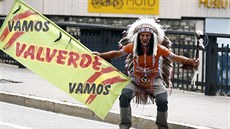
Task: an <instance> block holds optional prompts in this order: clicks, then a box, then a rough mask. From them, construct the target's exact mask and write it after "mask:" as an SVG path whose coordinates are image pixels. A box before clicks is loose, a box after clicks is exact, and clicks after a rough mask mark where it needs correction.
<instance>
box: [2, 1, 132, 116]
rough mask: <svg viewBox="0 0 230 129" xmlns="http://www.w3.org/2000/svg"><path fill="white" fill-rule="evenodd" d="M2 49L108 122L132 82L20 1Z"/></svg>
mask: <svg viewBox="0 0 230 129" xmlns="http://www.w3.org/2000/svg"><path fill="white" fill-rule="evenodd" d="M0 49H2V50H3V51H4V52H5V53H7V54H8V55H10V56H11V57H13V58H14V59H16V60H17V61H18V62H20V63H21V64H23V65H24V66H26V67H27V68H29V69H30V70H32V71H33V72H35V73H37V74H39V75H40V76H41V77H43V78H44V79H46V80H48V81H49V82H50V83H52V84H53V85H54V86H56V87H58V88H60V89H61V90H62V91H64V92H65V93H67V94H69V95H70V96H71V97H73V98H75V99H76V100H78V101H80V102H82V103H83V104H85V105H86V106H87V107H89V109H91V110H92V111H94V112H95V114H96V115H98V116H99V117H100V118H102V119H104V118H105V117H106V115H107V113H108V112H109V110H110V109H111V107H112V106H113V104H114V101H115V100H116V99H117V97H118V96H119V94H120V92H121V90H122V88H124V86H125V85H127V84H128V83H129V82H130V80H129V79H128V78H127V77H126V76H125V75H124V74H122V73H121V72H119V71H118V70H117V69H116V68H114V67H113V66H112V65H111V64H109V63H108V62H106V61H105V60H103V59H101V58H100V57H98V56H95V55H92V54H91V51H90V50H89V49H87V48H86V47H85V46H84V45H82V44H81V43H80V42H79V41H78V40H76V39H75V38H74V37H72V36H71V35H69V34H68V33H67V32H65V31H64V30H62V29H61V28H60V27H58V26H57V25H56V24H55V23H53V22H52V21H50V20H49V19H47V18H46V17H44V16H43V15H42V14H40V13H39V12H37V11H36V10H34V9H33V8H31V7H30V6H29V5H27V4H26V3H24V2H23V1H22V0H16V1H15V2H14V5H13V7H12V9H11V10H10V12H9V14H8V16H7V17H6V19H5V21H4V23H3V25H2V27H1V30H0Z"/></svg>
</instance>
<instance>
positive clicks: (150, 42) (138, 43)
mask: <svg viewBox="0 0 230 129" xmlns="http://www.w3.org/2000/svg"><path fill="white" fill-rule="evenodd" d="M153 36H154V35H153V34H151V38H150V40H149V49H148V52H147V55H149V56H150V55H152V54H153V46H154V40H153V39H154V37H153ZM143 54H144V52H143V49H142V44H141V40H140V34H138V36H137V55H138V56H141V55H143Z"/></svg>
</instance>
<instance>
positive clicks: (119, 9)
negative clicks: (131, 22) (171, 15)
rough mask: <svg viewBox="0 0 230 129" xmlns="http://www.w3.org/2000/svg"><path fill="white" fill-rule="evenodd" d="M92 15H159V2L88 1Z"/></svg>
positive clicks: (145, 0)
mask: <svg viewBox="0 0 230 129" xmlns="http://www.w3.org/2000/svg"><path fill="white" fill-rule="evenodd" d="M88 12H90V13H117V14H152V15H158V14H159V0H88Z"/></svg>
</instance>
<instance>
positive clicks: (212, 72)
mask: <svg viewBox="0 0 230 129" xmlns="http://www.w3.org/2000/svg"><path fill="white" fill-rule="evenodd" d="M57 24H58V25H59V26H60V27H61V28H62V29H64V30H65V31H67V32H68V33H69V34H71V35H72V36H73V37H75V38H76V39H77V40H79V41H80V42H81V43H82V44H83V45H85V46H86V47H88V48H89V49H90V50H92V51H98V52H104V51H109V50H112V49H118V46H117V45H118V44H117V42H118V41H119V40H120V38H121V33H122V31H123V30H125V29H126V28H124V27H114V26H107V25H106V26H105V25H92V24H90V25H89V24H75V23H57ZM166 34H167V36H168V37H169V39H170V40H171V41H172V51H173V52H174V53H176V54H179V55H184V56H187V57H191V58H192V57H194V55H195V33H194V32H181V31H166ZM207 35H208V36H209V44H208V45H207V46H206V48H205V49H204V50H202V49H200V54H199V55H200V57H199V58H200V59H201V62H200V63H201V65H200V67H199V74H198V75H197V77H196V79H197V81H196V85H192V84H191V77H192V75H193V71H192V70H183V69H181V68H180V66H181V65H180V64H178V63H174V71H173V79H172V82H173V87H174V88H178V89H181V90H189V91H199V92H202V93H205V94H206V95H216V93H219V94H220V95H228V94H229V93H230V82H229V80H230V79H229V67H230V65H229V64H230V63H229V59H230V58H229V55H230V48H229V45H227V46H224V45H221V46H218V43H217V39H218V38H230V36H229V35H224V34H211V33H208V34H207ZM229 44H230V42H229ZM124 61H125V57H122V58H119V59H115V60H112V61H111V63H112V64H113V65H114V66H115V67H117V68H118V69H119V70H120V71H122V72H123V73H126V70H125V68H124ZM0 62H3V63H4V62H5V63H11V62H13V63H12V64H18V63H17V62H16V61H15V60H13V59H12V58H11V57H9V56H7V55H6V54H4V53H3V52H2V51H1V52H0ZM15 62H16V63H15Z"/></svg>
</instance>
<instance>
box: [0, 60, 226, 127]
mask: <svg viewBox="0 0 230 129" xmlns="http://www.w3.org/2000/svg"><path fill="white" fill-rule="evenodd" d="M0 101H5V102H10V103H16V104H20V105H25V106H31V107H35V108H39V109H44V110H49V111H54V112H59V113H64V114H69V115H70V114H71V115H74V114H73V113H72V112H70V111H71V110H72V109H71V108H73V107H74V108H75V109H74V110H73V112H75V113H76V112H77V111H76V108H79V110H78V113H76V116H80V117H84V118H90V119H97V120H99V119H98V118H97V117H95V115H94V114H93V113H92V112H91V111H89V110H88V109H87V108H86V107H85V106H84V105H83V104H81V103H80V102H78V101H76V100H74V99H73V98H71V97H70V96H68V95H67V94H65V93H63V92H62V91H61V90H59V89H57V88H56V87H55V86H53V85H52V84H50V83H49V82H47V81H46V80H44V79H43V78H41V77H39V76H38V75H36V74H35V73H33V72H31V71H30V70H28V69H19V68H18V67H17V66H13V65H6V64H1V63H0ZM132 112H133V116H134V117H133V121H134V122H133V126H134V127H136V128H139V127H142V128H143V127H144V126H145V127H144V128H143V129H151V128H153V127H154V126H155V125H154V124H153V121H155V117H156V105H145V106H143V105H138V106H137V105H136V104H134V103H132ZM168 112H169V115H168V121H169V126H170V129H195V128H199V129H209V128H210V129H230V97H223V96H205V95H204V94H201V93H193V92H187V91H180V90H173V92H172V95H171V96H169V111H168ZM105 121H107V122H110V123H115V124H118V122H119V104H118V101H116V102H115V104H114V106H113V107H112V109H111V111H110V113H109V114H108V117H107V118H106V120H105ZM149 123H150V124H149ZM142 124H143V125H142Z"/></svg>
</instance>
